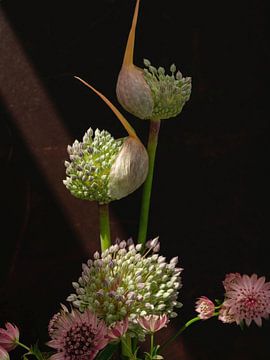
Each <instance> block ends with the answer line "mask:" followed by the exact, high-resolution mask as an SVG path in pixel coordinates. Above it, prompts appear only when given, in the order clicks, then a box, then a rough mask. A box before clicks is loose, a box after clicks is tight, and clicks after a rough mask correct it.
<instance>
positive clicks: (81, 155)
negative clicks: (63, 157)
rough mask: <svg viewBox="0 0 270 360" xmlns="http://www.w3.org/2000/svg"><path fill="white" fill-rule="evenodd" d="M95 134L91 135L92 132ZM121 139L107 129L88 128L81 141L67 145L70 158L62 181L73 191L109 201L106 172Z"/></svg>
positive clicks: (118, 150)
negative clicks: (116, 138) (115, 137)
mask: <svg viewBox="0 0 270 360" xmlns="http://www.w3.org/2000/svg"><path fill="white" fill-rule="evenodd" d="M93 135H94V136H93ZM123 141H124V139H118V140H115V139H114V138H113V137H112V136H111V134H110V133H108V132H107V131H105V130H102V131H100V130H99V129H97V130H96V131H95V133H93V130H92V129H91V128H89V129H88V130H87V132H86V133H85V135H84V137H83V141H82V142H79V141H78V140H75V142H74V143H73V145H72V146H70V145H69V146H68V148H67V150H68V153H69V158H70V162H69V161H65V166H66V174H67V178H66V180H64V184H65V185H66V187H67V188H68V189H69V190H70V192H71V193H72V195H74V196H76V197H78V198H80V199H84V200H90V201H98V202H99V203H108V202H110V201H111V200H113V199H112V198H111V196H110V195H109V175H110V170H111V168H112V165H113V163H114V161H115V159H116V157H117V155H118V154H119V152H120V149H121V147H122V145H123Z"/></svg>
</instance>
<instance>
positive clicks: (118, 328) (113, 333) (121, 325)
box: [107, 318, 128, 341]
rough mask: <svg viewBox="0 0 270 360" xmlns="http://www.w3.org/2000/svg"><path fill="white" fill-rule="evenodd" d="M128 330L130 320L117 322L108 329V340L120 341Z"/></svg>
mask: <svg viewBox="0 0 270 360" xmlns="http://www.w3.org/2000/svg"><path fill="white" fill-rule="evenodd" d="M127 329H128V318H126V319H125V320H121V321H117V322H116V323H115V324H113V325H112V326H110V327H109V328H108V335H107V337H108V339H109V341H117V340H119V339H120V338H121V337H122V336H123V335H125V333H126V332H127Z"/></svg>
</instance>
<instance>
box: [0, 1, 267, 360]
mask: <svg viewBox="0 0 270 360" xmlns="http://www.w3.org/2000/svg"><path fill="white" fill-rule="evenodd" d="M139 3H140V0H137V1H136V6H135V10H134V16H133V20H132V25H131V29H130V33H129V36H128V41H127V45H126V50H125V54H124V59H123V63H122V68H121V70H120V73H119V76H118V81H117V84H116V94H117V99H118V102H119V104H120V105H121V106H122V107H123V108H124V109H125V111H126V112H129V113H131V114H132V115H133V116H135V117H137V118H139V119H142V120H145V121H149V137H148V143H147V145H146V146H145V145H144V144H143V143H142V141H141V140H140V138H139V136H138V134H137V133H136V131H135V130H134V129H133V127H132V126H131V125H130V123H129V122H128V120H127V119H126V118H125V117H124V116H123V115H122V113H121V112H120V111H119V110H118V108H117V107H116V106H115V105H114V104H112V103H111V101H110V100H109V99H108V98H107V97H106V96H104V95H103V94H102V93H101V92H99V91H98V90H96V88H95V87H93V86H92V85H90V84H89V83H88V82H86V81H85V80H83V79H81V78H79V77H75V78H76V79H77V80H78V81H80V82H81V83H82V84H83V85H84V86H86V87H88V89H89V91H93V92H94V93H95V94H96V95H97V96H98V97H99V98H101V100H102V101H104V102H105V104H106V105H107V106H108V107H109V108H110V109H111V110H112V112H113V113H114V116H116V118H117V119H118V120H119V121H120V122H121V123H122V125H123V127H124V128H125V130H126V131H127V136H126V137H124V138H119V139H115V138H114V137H113V135H112V134H110V133H109V132H108V131H106V130H99V129H92V128H91V127H90V128H89V129H88V130H87V131H86V132H85V134H84V136H83V138H82V140H81V141H78V140H75V141H74V143H73V144H72V145H68V147H67V152H68V156H69V159H68V160H66V161H65V167H66V179H65V180H64V181H63V183H64V185H65V186H66V188H67V189H68V190H69V192H70V193H71V194H72V195H73V196H75V197H76V198H78V199H81V200H88V201H95V202H97V204H98V209H99V220H100V222H99V229H100V248H99V249H97V251H96V252H95V253H94V254H93V255H92V256H91V257H90V259H89V260H88V261H87V262H86V263H83V264H82V273H81V276H80V277H79V279H78V280H77V281H76V282H73V283H72V287H73V291H72V293H70V294H68V295H67V298H66V299H63V302H62V303H61V304H59V312H58V313H56V314H55V315H54V316H53V317H52V319H50V320H49V322H48V341H47V343H46V344H45V345H46V347H47V351H46V352H43V351H41V350H40V347H39V346H38V345H37V344H35V345H31V346H28V345H26V344H24V343H23V342H22V340H21V339H22V338H23V331H22V329H19V328H18V327H17V326H16V324H11V323H10V322H6V324H4V325H3V326H2V327H1V328H0V360H8V359H10V358H12V350H13V349H15V348H16V347H21V348H22V349H24V350H25V352H24V354H23V355H22V358H23V359H25V360H26V359H28V358H36V359H39V360H45V359H51V360H91V359H97V360H108V359H132V360H142V359H145V360H158V359H163V358H164V355H163V350H164V349H165V348H166V347H167V346H169V345H170V344H171V343H172V342H173V341H177V339H178V337H179V336H180V335H181V334H182V333H183V331H185V330H186V329H187V328H189V327H190V326H192V324H194V323H195V322H201V323H203V322H204V321H205V320H207V319H210V318H216V320H217V321H220V322H223V323H224V326H225V324H237V325H239V326H240V327H241V328H244V327H245V326H250V325H251V323H252V322H254V323H255V324H256V325H257V326H262V323H263V319H268V317H269V314H270V282H267V281H266V279H265V277H264V276H258V275H257V274H255V273H253V274H240V273H229V274H224V281H223V286H224V298H223V299H219V300H217V299H209V298H207V297H206V296H203V295H202V296H201V297H200V298H198V299H195V300H194V317H193V318H191V319H190V320H189V321H188V322H186V323H185V324H181V323H180V324H179V329H178V330H177V331H176V332H175V334H174V335H173V336H172V337H170V338H166V339H164V341H163V342H162V343H159V344H157V343H156V341H155V333H156V332H159V331H162V329H163V328H164V327H166V326H167V325H168V324H169V322H170V319H172V318H176V317H177V316H178V314H179V313H180V312H181V311H182V310H181V307H182V303H181V291H183V290H182V287H183V285H184V284H182V272H183V271H184V269H183V268H182V266H183V267H184V264H181V263H179V261H178V256H177V254H176V256H175V257H173V258H172V259H170V260H167V259H166V258H165V257H164V256H162V246H163V245H162V243H163V239H159V237H156V238H154V239H147V227H148V219H149V211H150V202H151V190H152V181H153V174H154V169H155V154H156V149H157V145H158V136H159V130H160V123H161V121H165V122H166V121H167V119H172V120H168V121H173V118H175V117H176V116H179V114H180V113H181V110H182V108H183V107H184V105H185V103H186V102H187V101H188V100H189V98H190V95H191V78H190V77H184V76H183V75H182V74H181V72H180V71H179V70H177V68H176V66H175V65H174V64H172V65H171V67H170V69H169V72H166V70H165V69H164V68H163V67H155V66H153V65H152V64H151V62H150V61H149V60H146V59H144V66H145V68H144V69H141V68H139V67H137V66H136V65H135V64H134V63H133V52H134V44H135V31H136V24H137V18H138V14H139ZM99 86H102V84H100V85H99ZM141 186H142V199H141V213H140V221H139V229H138V239H126V240H121V239H111V236H110V215H109V210H110V209H109V204H110V202H112V201H115V200H121V199H122V198H124V197H126V196H128V195H129V194H131V193H132V192H134V191H136V190H137V189H138V188H140V187H141ZM67 196H68V195H67ZM145 343H147V344H148V345H147V346H148V349H147V350H145V347H144V348H143V349H142V344H145Z"/></svg>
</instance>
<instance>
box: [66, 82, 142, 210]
mask: <svg viewBox="0 0 270 360" xmlns="http://www.w3.org/2000/svg"><path fill="white" fill-rule="evenodd" d="M78 79H79V78H78ZM79 80H80V81H82V82H83V83H84V84H85V85H87V86H88V87H90V88H91V89H92V90H93V91H94V92H96V93H97V94H98V95H99V96H100V97H102V99H103V100H104V101H105V102H106V103H107V104H108V106H109V107H110V108H111V109H112V110H113V112H114V113H115V114H116V115H117V117H118V118H119V120H120V121H121V122H122V124H123V125H124V127H125V128H126V130H127V131H128V133H129V136H127V137H125V138H121V139H114V138H113V137H112V135H111V134H110V133H109V132H108V131H105V130H102V131H100V130H99V129H97V130H96V131H95V132H93V130H92V129H91V128H90V129H88V130H87V132H86V133H85V135H84V136H83V140H82V142H79V141H78V140H75V142H74V143H73V145H72V146H70V145H69V146H68V148H67V150H68V153H69V157H70V161H69V162H68V161H65V166H66V174H67V178H66V179H65V180H64V181H63V182H64V184H65V186H66V187H67V188H68V189H69V190H70V192H71V193H72V195H74V196H76V197H77V198H80V199H84V200H90V201H98V202H99V203H100V204H105V203H109V202H110V201H112V200H118V199H121V198H123V197H125V196H127V195H129V194H130V193H132V192H133V191H135V190H136V189H137V188H138V187H139V186H141V185H142V183H143V182H144V180H145V179H146V176H147V173H148V154H147V151H146V149H145V147H144V145H143V144H142V143H141V141H140V140H139V138H138V137H137V135H136V133H135V131H134V130H133V129H132V127H131V126H130V125H129V123H128V122H127V120H126V119H125V118H124V117H123V115H122V114H121V113H120V112H119V111H118V110H117V109H116V108H115V107H114V106H113V105H112V104H111V102H110V101H109V100H108V99H107V98H105V96H104V95H102V94H101V93H99V92H98V91H97V90H95V89H94V88H93V87H92V86H91V85H89V84H87V83H86V82H84V81H83V80H81V79H79Z"/></svg>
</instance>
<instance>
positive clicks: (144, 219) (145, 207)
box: [138, 120, 160, 244]
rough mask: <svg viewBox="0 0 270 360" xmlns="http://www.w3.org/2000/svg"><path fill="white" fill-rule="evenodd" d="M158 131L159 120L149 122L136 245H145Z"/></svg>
mask: <svg viewBox="0 0 270 360" xmlns="http://www.w3.org/2000/svg"><path fill="white" fill-rule="evenodd" d="M159 129H160V120H151V121H150V129H149V137H148V145H147V152H148V156H149V171H148V175H147V178H146V180H145V182H144V185H143V194H142V205H141V215H140V224H139V234H138V243H141V244H145V241H146V236H147V228H148V218H149V209H150V200H151V190H152V182H153V174H154V166H155V158H156V149H157V144H158V134H159Z"/></svg>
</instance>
